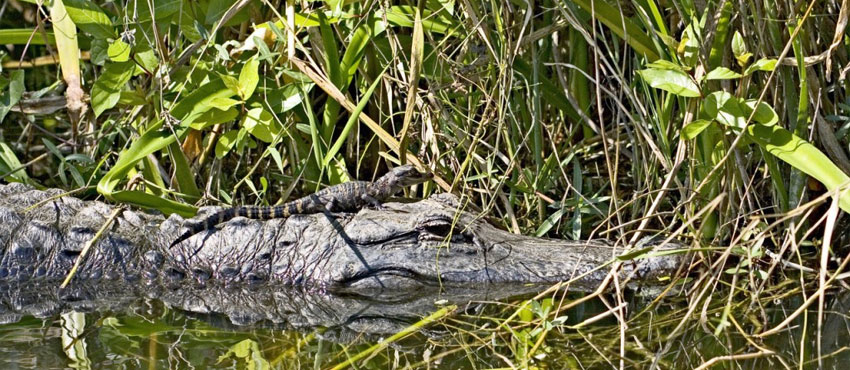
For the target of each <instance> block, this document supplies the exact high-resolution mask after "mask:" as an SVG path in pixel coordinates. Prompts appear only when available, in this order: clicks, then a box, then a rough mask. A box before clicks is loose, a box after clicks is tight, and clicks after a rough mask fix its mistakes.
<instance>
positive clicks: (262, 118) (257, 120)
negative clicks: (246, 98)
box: [242, 108, 282, 143]
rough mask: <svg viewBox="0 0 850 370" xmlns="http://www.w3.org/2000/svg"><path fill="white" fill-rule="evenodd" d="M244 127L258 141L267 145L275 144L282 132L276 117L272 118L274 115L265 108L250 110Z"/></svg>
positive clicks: (244, 120)
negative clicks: (276, 138)
mask: <svg viewBox="0 0 850 370" xmlns="http://www.w3.org/2000/svg"><path fill="white" fill-rule="evenodd" d="M242 127H244V128H245V129H246V130H248V132H250V133H251V135H254V137H256V138H257V139H260V140H262V141H265V142H267V143H271V142H273V141H274V139H275V137H277V136H278V134H280V131H281V130H282V128H281V127H280V125H279V124H277V122H276V121H275V120H274V117H272V114H271V113H269V112H267V111H266V110H265V109H263V108H254V109H251V110H249V111H248V113H247V114H245V117H244V118H243V120H242Z"/></svg>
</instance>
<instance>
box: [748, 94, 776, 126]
mask: <svg viewBox="0 0 850 370" xmlns="http://www.w3.org/2000/svg"><path fill="white" fill-rule="evenodd" d="M746 104H747V108H749V111H748V113H747V114H751V113H752V109H753V106H755V104H756V100H755V99H750V100H747V101H746ZM753 121H756V122H758V123H761V124H763V125H767V126H769V125H775V124H776V123H777V122H779V115H777V114H776V111H775V110H773V108H772V107H771V106H770V105H768V104H767V103H765V102H761V103H759V106H758V108H757V109H756V113H755V114H754V115H753Z"/></svg>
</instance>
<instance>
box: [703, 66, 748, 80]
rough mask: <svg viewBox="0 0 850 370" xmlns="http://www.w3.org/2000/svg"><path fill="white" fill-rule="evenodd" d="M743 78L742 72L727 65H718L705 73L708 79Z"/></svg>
mask: <svg viewBox="0 0 850 370" xmlns="http://www.w3.org/2000/svg"><path fill="white" fill-rule="evenodd" d="M736 78H741V74H740V73H738V72H735V71H733V70H731V69H729V68H726V67H717V68H715V69H714V70H712V71H711V72H708V74H707V75H705V79H706V80H732V79H736Z"/></svg>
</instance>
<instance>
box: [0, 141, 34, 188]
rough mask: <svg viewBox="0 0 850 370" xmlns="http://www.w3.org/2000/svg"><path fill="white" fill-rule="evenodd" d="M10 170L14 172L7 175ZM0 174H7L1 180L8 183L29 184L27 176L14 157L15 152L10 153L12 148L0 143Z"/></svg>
mask: <svg viewBox="0 0 850 370" xmlns="http://www.w3.org/2000/svg"><path fill="white" fill-rule="evenodd" d="M12 170H16V171H15V172H13V173H9V172H11V171H12ZM0 172H2V173H4V174H5V173H9V175H7V176H6V177H4V178H3V179H4V180H6V181H9V182H23V183H30V182H31V181H30V178H29V176H28V175H27V172H26V171H25V169H24V168H23V167H22V166H21V162H20V161H19V160H18V157H17V156H16V155H15V152H14V151H12V148H11V147H9V146H8V145H6V143H4V142H2V141H0Z"/></svg>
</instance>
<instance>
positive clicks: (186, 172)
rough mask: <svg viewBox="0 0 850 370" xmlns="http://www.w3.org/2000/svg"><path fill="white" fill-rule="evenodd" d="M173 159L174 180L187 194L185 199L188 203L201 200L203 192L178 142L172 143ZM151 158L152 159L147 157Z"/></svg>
mask: <svg viewBox="0 0 850 370" xmlns="http://www.w3.org/2000/svg"><path fill="white" fill-rule="evenodd" d="M169 152H170V153H171V159H172V161H173V163H174V178H175V180H176V181H177V189H179V190H180V192H181V193H183V194H185V197H183V199H185V200H186V201H188V202H191V203H194V202H197V201H198V199H201V191H200V190H198V186H197V185H196V184H195V176H194V175H193V174H192V167H191V165H189V160H188V159H187V158H186V155H185V154H183V150H182V149H181V148H180V144H179V143H177V142H176V141H175V142H173V143H171V150H170V151H169ZM146 158H150V157H146Z"/></svg>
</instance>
